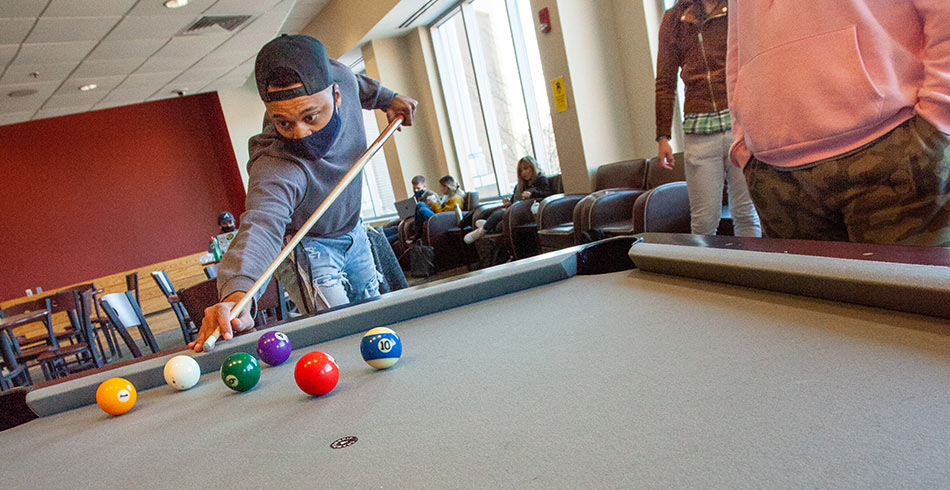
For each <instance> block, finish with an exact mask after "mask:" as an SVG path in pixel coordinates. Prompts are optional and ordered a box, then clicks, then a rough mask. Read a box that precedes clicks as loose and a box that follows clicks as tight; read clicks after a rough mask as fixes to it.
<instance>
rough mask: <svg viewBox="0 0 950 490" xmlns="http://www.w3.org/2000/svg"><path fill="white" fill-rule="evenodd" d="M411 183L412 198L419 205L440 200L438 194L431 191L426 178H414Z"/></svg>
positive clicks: (419, 176)
mask: <svg viewBox="0 0 950 490" xmlns="http://www.w3.org/2000/svg"><path fill="white" fill-rule="evenodd" d="M410 182H411V183H412V197H413V198H414V199H415V200H416V202H417V203H419V202H423V203H424V202H428V201H429V200H430V199H436V200H438V199H439V195H438V194H436V193H435V192H432V191H431V190H429V185H428V184H427V183H426V178H425V177H423V176H422V175H417V176H415V177H413V178H412V180H411V181H410Z"/></svg>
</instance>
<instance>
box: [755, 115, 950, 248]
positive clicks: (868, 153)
mask: <svg viewBox="0 0 950 490" xmlns="http://www.w3.org/2000/svg"><path fill="white" fill-rule="evenodd" d="M744 173H745V178H746V181H747V182H748V184H749V192H750V193H751V195H752V201H753V202H754V203H755V207H756V209H757V210H758V211H759V218H760V219H761V222H762V229H763V231H764V232H765V235H766V236H768V237H772V238H801V239H811V240H834V241H851V242H865V243H891V244H904V245H928V246H944V247H946V246H950V135H947V134H944V133H941V132H940V131H938V130H937V129H936V128H935V127H934V126H933V125H932V124H930V123H929V122H927V121H926V120H924V119H923V118H921V117H920V116H916V117H914V118H911V119H909V120H907V121H906V122H904V123H903V124H901V125H900V126H898V127H897V128H895V129H894V130H893V131H891V132H890V133H888V134H886V135H884V136H883V137H881V138H880V139H878V140H877V141H874V142H873V143H871V144H869V145H867V146H865V147H863V148H860V149H858V150H856V151H853V152H849V153H848V154H845V155H842V156H841V157H837V158H835V159H833V160H828V161H823V162H819V163H816V164H813V165H806V166H803V167H796V168H794V169H782V168H780V167H773V166H771V165H768V164H766V163H764V162H761V161H758V160H756V159H755V158H752V160H750V161H749V164H748V165H746V167H745V170H744Z"/></svg>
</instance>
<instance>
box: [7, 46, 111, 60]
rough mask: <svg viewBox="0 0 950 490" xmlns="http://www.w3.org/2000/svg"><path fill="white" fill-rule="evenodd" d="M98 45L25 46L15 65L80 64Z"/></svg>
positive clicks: (22, 47) (21, 49)
mask: <svg viewBox="0 0 950 490" xmlns="http://www.w3.org/2000/svg"><path fill="white" fill-rule="evenodd" d="M95 45H96V42H95V41H81V42H74V43H42V44H23V45H22V46H21V48H20V52H19V54H17V56H16V59H14V60H13V64H14V65H31V64H32V65H36V64H55V63H70V62H76V63H79V62H80V61H82V59H83V58H85V57H86V54H87V53H89V51H90V50H91V49H92V47H93V46H95Z"/></svg>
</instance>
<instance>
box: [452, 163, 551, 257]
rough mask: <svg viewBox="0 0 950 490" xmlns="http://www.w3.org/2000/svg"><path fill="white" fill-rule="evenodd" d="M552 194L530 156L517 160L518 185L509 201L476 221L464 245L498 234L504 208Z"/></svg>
mask: <svg viewBox="0 0 950 490" xmlns="http://www.w3.org/2000/svg"><path fill="white" fill-rule="evenodd" d="M552 194H554V188H553V187H552V185H551V181H550V180H549V179H548V178H547V177H545V176H544V174H543V173H542V172H541V168H540V167H538V161H537V160H535V158H534V157H533V156H531V155H526V156H524V157H522V158H521V160H518V183H517V184H515V188H514V191H512V193H511V199H505V205H504V206H502V207H500V208H498V209H496V210H494V211H492V213H491V215H489V216H488V218H487V219H484V220H478V221H476V222H475V230H473V231H471V232H469V233H467V234H466V235H465V238H464V241H465V243H467V244H469V245H471V244H472V243H475V241H476V240H478V239H479V238H481V237H483V236H485V234H487V233H500V232H501V219H502V217H503V216H504V215H505V208H507V207H508V206H510V205H511V204H512V203H515V202H518V201H522V200H525V199H544V198H545V197H548V196H550V195H552Z"/></svg>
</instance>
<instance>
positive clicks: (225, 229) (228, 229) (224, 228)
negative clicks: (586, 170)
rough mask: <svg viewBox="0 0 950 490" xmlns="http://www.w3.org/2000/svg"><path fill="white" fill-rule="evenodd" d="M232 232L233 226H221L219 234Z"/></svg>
mask: <svg viewBox="0 0 950 490" xmlns="http://www.w3.org/2000/svg"><path fill="white" fill-rule="evenodd" d="M232 231H234V226H233V225H231V226H222V227H221V233H231V232H232Z"/></svg>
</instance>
